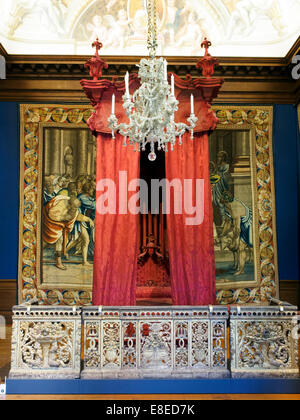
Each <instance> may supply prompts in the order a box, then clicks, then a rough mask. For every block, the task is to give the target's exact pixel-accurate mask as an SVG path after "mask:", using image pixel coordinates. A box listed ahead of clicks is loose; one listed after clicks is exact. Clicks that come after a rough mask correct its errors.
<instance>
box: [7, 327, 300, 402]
mask: <svg viewBox="0 0 300 420" xmlns="http://www.w3.org/2000/svg"><path fill="white" fill-rule="evenodd" d="M10 350H11V325H9V326H7V336H6V339H5V340H0V383H3V382H4V379H5V377H7V376H8V373H9V370H10ZM0 400H103V401H139V400H141V401H142V400H144V401H176V400H177V401H178V400H179V401H203V400H250V401H251V400H270V401H274V400H297V401H300V395H253V394H252V395H232V394H224V395H223V394H222V395H221V394H218V395H217V394H214V395H213V394H209V395H186V394H183V395H174V394H172V395H154V394H153V395H9V396H6V397H0Z"/></svg>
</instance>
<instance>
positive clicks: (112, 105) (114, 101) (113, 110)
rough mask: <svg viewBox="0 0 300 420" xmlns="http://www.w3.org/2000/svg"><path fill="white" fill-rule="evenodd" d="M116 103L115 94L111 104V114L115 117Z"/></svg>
mask: <svg viewBox="0 0 300 420" xmlns="http://www.w3.org/2000/svg"><path fill="white" fill-rule="evenodd" d="M115 103H116V97H115V94H113V96H112V103H111V113H112V114H113V115H114V114H115Z"/></svg>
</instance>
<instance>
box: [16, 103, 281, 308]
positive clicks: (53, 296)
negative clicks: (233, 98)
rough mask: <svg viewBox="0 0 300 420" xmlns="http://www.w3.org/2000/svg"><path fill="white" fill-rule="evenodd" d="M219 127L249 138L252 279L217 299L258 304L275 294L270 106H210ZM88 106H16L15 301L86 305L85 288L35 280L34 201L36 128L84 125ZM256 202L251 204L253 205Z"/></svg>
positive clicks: (38, 169)
mask: <svg viewBox="0 0 300 420" xmlns="http://www.w3.org/2000/svg"><path fill="white" fill-rule="evenodd" d="M214 110H215V112H216V113H217V116H218V118H219V125H218V127H219V128H222V129H229V130H230V129H240V130H241V129H246V130H250V131H251V136H252V162H255V165H252V166H253V168H252V169H253V172H252V176H253V178H254V181H253V185H256V187H257V188H253V197H254V208H255V213H256V215H255V220H256V226H255V236H256V238H257V240H256V244H257V245H256V247H257V249H256V253H255V254H256V267H257V282H256V283H255V284H254V285H253V286H252V287H251V286H250V285H249V286H247V287H244V286H243V285H241V284H238V283H237V285H236V287H233V286H232V285H228V286H222V287H221V288H220V289H218V291H217V299H218V303H220V304H223V305H229V304H257V305H258V304H261V303H266V300H267V296H268V295H270V294H271V295H272V296H273V297H278V290H279V287H278V267H277V243H276V211H275V187H274V169H273V148H272V129H273V108H272V107H264V106H231V107H230V106H214ZM92 112H93V108H92V107H91V106H90V105H81V106H76V105H54V104H51V105H46V104H43V105H35V104H34V105H20V129H21V131H20V132H21V135H20V213H19V214H20V220H19V269H18V301H19V303H22V302H24V301H28V300H31V299H33V298H37V299H38V300H39V303H40V304H42V305H82V306H84V305H90V304H91V292H92V291H91V288H86V289H84V288H83V289H84V290H79V289H78V288H76V286H75V287H69V288H66V289H56V288H54V287H51V288H48V289H45V288H43V285H42V283H41V279H40V274H39V273H40V271H39V267H40V248H39V247H40V244H39V241H40V234H41V232H40V219H41V217H40V202H41V181H42V162H41V159H42V142H41V139H42V129H43V127H44V126H47V127H51V126H53V127H54V128H55V127H56V128H57V127H62V126H63V127H70V128H71V127H80V128H82V127H86V122H87V120H88V118H89V117H90V115H91V113H92ZM255 203H256V205H255Z"/></svg>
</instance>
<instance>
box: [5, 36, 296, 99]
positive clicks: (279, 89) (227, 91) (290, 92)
mask: <svg viewBox="0 0 300 420" xmlns="http://www.w3.org/2000/svg"><path fill="white" fill-rule="evenodd" d="M299 49H300V37H299V38H298V40H297V42H296V43H295V44H294V45H293V47H292V48H291V50H290V52H289V53H288V55H287V56H286V57H284V58H251V57H250V58H232V57H219V58H218V60H219V63H220V64H219V66H218V67H217V68H216V71H215V77H221V78H224V79H225V83H224V85H223V88H222V90H221V92H220V96H219V98H218V100H217V102H219V103H253V102H255V103H266V104H267V103H269V104H272V103H293V104H297V103H298V102H299V100H300V97H299V95H300V92H299V89H300V88H299V81H298V82H297V81H295V80H293V79H292V76H291V72H292V63H291V61H292V58H293V57H294V55H295V54H297V52H298V51H299ZM0 53H1V54H2V55H4V56H5V58H6V62H7V80H2V81H0V100H2V101H4V100H7V101H17V102H24V101H25V102H28V101H33V102H40V101H41V100H42V101H48V102H51V101H54V102H55V101H57V100H58V99H59V100H60V101H62V102H66V103H86V101H87V99H86V97H85V95H84V94H83V91H82V88H81V86H80V84H79V81H80V80H81V79H88V78H89V74H88V71H87V69H85V67H84V64H85V63H86V61H87V60H88V58H89V57H88V56H27V55H9V54H7V52H6V51H5V48H3V46H2V45H1V44H0ZM102 58H103V59H105V61H107V63H108V64H109V68H108V69H107V70H105V71H104V72H103V77H104V78H107V79H111V78H112V77H120V78H121V77H124V74H125V73H126V71H129V72H131V73H132V72H136V71H137V68H136V64H137V63H138V62H139V60H140V57H104V56H103V57H102ZM199 58H200V57H168V62H169V71H170V72H175V73H176V74H178V75H179V76H181V77H185V75H186V74H190V75H191V76H192V77H200V76H201V73H200V71H199V70H198V69H197V68H196V63H197V61H198V60H199Z"/></svg>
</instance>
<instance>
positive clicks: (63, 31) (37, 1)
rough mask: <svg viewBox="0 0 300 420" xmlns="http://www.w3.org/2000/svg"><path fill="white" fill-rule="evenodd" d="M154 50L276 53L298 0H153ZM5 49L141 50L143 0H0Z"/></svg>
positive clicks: (293, 26) (299, 28)
mask: <svg viewBox="0 0 300 420" xmlns="http://www.w3.org/2000/svg"><path fill="white" fill-rule="evenodd" d="M157 7H158V15H159V51H158V53H159V55H167V56H190V55H202V53H201V51H200V44H201V41H202V40H203V38H204V37H205V36H207V37H208V38H209V39H210V40H211V41H212V42H213V48H212V54H214V55H216V56H241V57H242V56H248V57H282V56H285V55H286V54H287V52H288V51H289V49H290V48H291V47H292V45H293V43H294V42H295V41H296V39H297V38H298V36H299V34H300V19H299V16H300V0H157ZM0 9H1V15H0V42H1V43H2V44H3V46H4V47H5V49H6V50H7V51H8V52H9V53H10V54H39V55H52V54H54V55H90V54H92V48H91V43H92V41H94V40H95V38H96V37H99V39H100V40H101V42H102V43H103V44H104V48H103V50H102V54H103V55H134V56H137V55H147V49H146V29H147V13H146V9H145V0H127V1H125V0H105V1H104V0H10V1H9V2H7V0H0Z"/></svg>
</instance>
